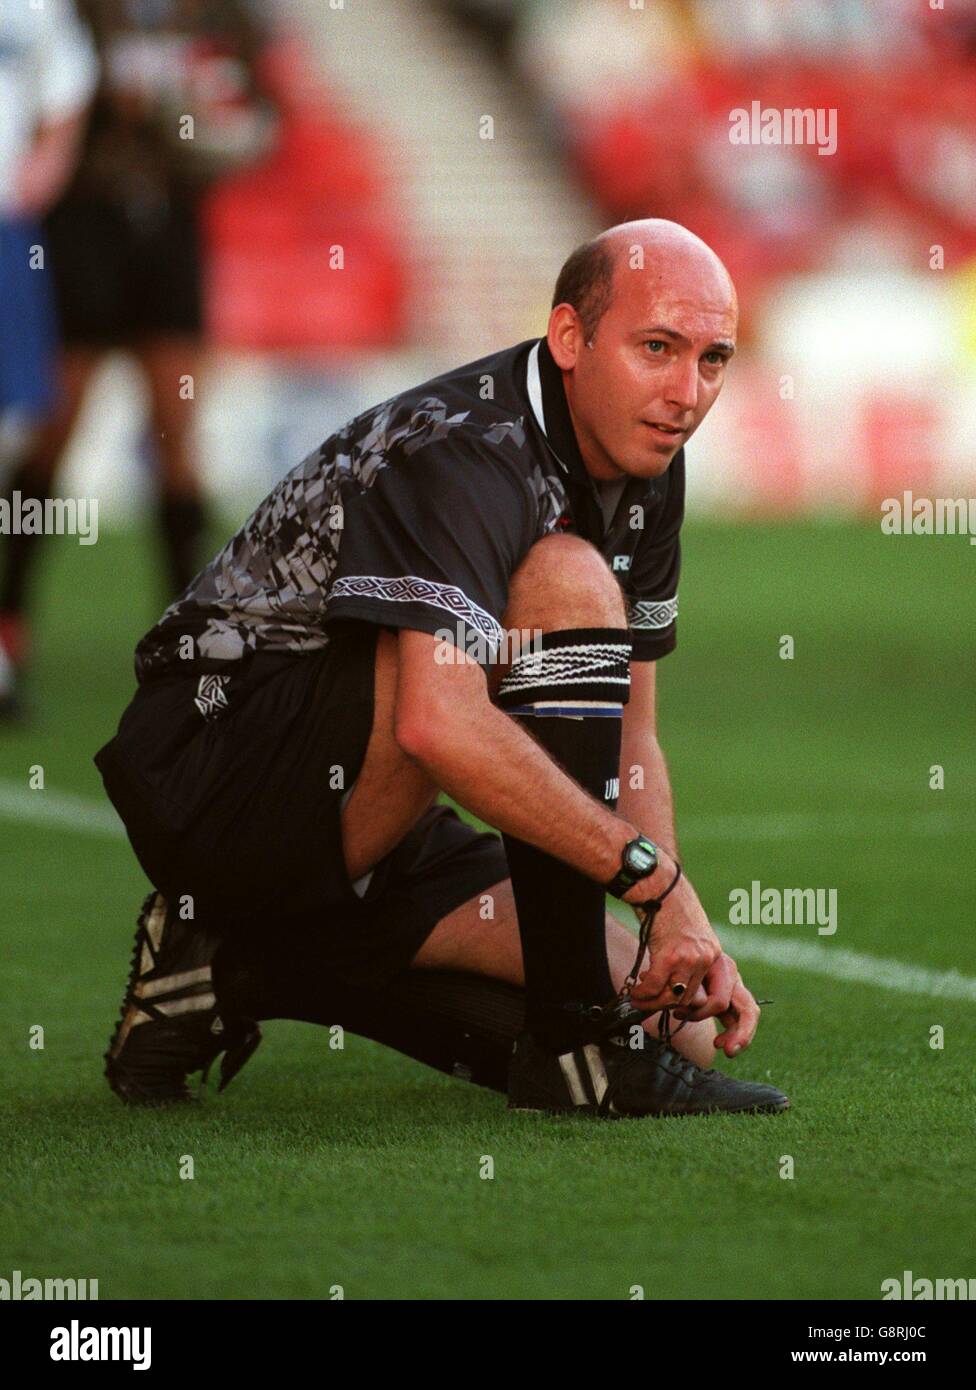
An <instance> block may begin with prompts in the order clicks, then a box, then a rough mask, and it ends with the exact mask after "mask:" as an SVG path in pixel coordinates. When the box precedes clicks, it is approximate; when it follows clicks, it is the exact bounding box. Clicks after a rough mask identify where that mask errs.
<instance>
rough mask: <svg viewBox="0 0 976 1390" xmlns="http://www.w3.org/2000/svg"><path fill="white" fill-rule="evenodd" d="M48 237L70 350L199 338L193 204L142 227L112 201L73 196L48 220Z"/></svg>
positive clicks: (178, 202)
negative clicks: (160, 339) (159, 339)
mask: <svg viewBox="0 0 976 1390" xmlns="http://www.w3.org/2000/svg"><path fill="white" fill-rule="evenodd" d="M45 234H46V240H47V246H48V253H49V255H50V260H51V271H52V278H53V283H54V292H55V299H56V301H57V308H58V317H59V320H60V325H61V336H62V338H63V339H64V342H65V343H66V344H67V345H68V346H76V347H95V348H113V347H132V346H137V345H138V344H139V343H140V342H143V341H146V340H152V339H153V338H169V337H179V338H184V337H187V338H199V337H200V335H201V332H202V325H203V296H202V288H201V269H200V260H201V252H200V234H199V228H198V221H197V210H196V206H195V204H194V203H193V202H192V201H189V200H182V199H174V201H173V202H172V203H171V204H170V205H169V207H168V208H167V209H166V210H164V211H160V212H159V213H158V214H156V215H154V216H153V217H152V218H149V219H144V220H141V221H140V220H137V219H135V218H133V217H131V216H130V215H128V214H127V213H126V211H125V209H124V208H122V207H120V206H116V205H115V204H113V203H110V202H108V201H98V200H95V199H81V198H75V197H73V198H72V199H71V200H70V201H66V202H63V203H61V204H59V205H58V206H57V207H56V208H54V209H53V211H52V212H51V213H50V214H49V216H48V218H47V221H46V223H45Z"/></svg>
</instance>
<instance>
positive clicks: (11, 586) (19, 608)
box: [0, 463, 50, 615]
mask: <svg viewBox="0 0 976 1390" xmlns="http://www.w3.org/2000/svg"><path fill="white" fill-rule="evenodd" d="M15 492H19V493H20V498H21V502H20V505H21V507H24V506H25V505H26V504H27V502H28V500H29V499H30V498H36V499H37V501H38V502H40V504H41V508H42V510H43V507H44V503H45V502H46V501H47V499H48V497H49V496H50V492H49V486H48V482H47V480H46V479H42V480H41V481H40V482H38V481H37V480H36V479H34V478H33V477H32V475H31V468H30V464H29V463H25V464H22V465H21V466H20V468H18V469H17V471H16V473H15V474H14V476H13V478H12V479H11V482H10V485H9V487H8V488H6V489H5V491H4V497H5V499H6V501H7V502H8V503H10V504H11V508H12V505H13V494H14V493H15ZM43 540H44V536H43V535H42V534H38V535H36V536H35V535H14V534H13V533H11V534H10V535H8V536H5V537H4V539H3V563H2V567H0V613H11V614H15V615H19V614H21V613H22V612H23V610H24V601H25V596H26V591H27V582H28V580H29V578H30V572H31V569H32V567H33V564H34V562H35V560H36V559H37V555H38V551H39V548H40V545H41V543H42V542H43Z"/></svg>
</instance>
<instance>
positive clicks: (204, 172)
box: [0, 0, 274, 665]
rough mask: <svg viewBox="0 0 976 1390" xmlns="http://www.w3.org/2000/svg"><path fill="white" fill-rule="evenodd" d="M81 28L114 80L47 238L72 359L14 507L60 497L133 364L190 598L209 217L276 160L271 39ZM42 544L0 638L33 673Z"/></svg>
mask: <svg viewBox="0 0 976 1390" xmlns="http://www.w3.org/2000/svg"><path fill="white" fill-rule="evenodd" d="M79 13H80V14H81V16H82V18H83V19H84V20H85V21H86V22H87V24H88V25H89V27H90V31H91V33H92V35H93V38H94V42H95V45H96V48H97V52H98V55H99V58H100V60H101V80H100V82H99V85H98V88H97V92H96V94H95V99H94V103H93V106H92V111H91V116H90V121H89V124H88V128H87V133H86V135H85V139H84V142H83V145H82V148H81V152H80V157H79V160H78V164H77V168H76V169H75V172H74V175H73V177H72V179H71V181H70V183H69V184H68V186H67V188H66V190H65V192H64V196H63V197H62V198H61V199H60V200H59V201H58V203H57V204H56V205H55V206H54V207H53V208H52V209H51V211H50V213H49V215H48V217H47V220H46V227H45V231H46V238H47V244H48V249H49V258H50V265H51V268H52V272H53V282H54V289H55V295H56V301H57V309H58V315H59V319H60V327H61V333H62V338H63V343H64V351H63V356H62V360H61V363H60V371H59V378H60V379H59V387H60V390H59V395H58V399H57V401H56V404H55V408H54V411H53V413H52V415H51V416H50V418H49V419H48V420H47V422H46V423H45V425H44V427H43V429H42V430H41V431H40V433H39V435H38V437H37V438H36V440H35V442H34V445H33V448H32V449H31V451H30V453H29V455H28V457H27V458H26V459H25V461H24V463H23V464H22V466H21V467H20V469H19V470H18V471H17V472H16V474H15V475H14V477H13V479H12V482H11V485H10V491H11V493H12V492H13V491H15V490H16V491H19V492H20V494H21V497H22V498H25V499H26V498H32V497H33V498H37V499H39V500H40V501H41V502H43V501H44V499H45V498H47V497H48V496H49V495H50V492H51V489H52V486H53V482H54V478H55V475H56V472H57V469H58V465H59V463H60V460H61V458H62V455H63V453H64V450H65V448H66V446H67V444H68V442H69V441H70V438H71V435H72V432H73V430H74V426H75V422H76V420H77V418H78V414H79V411H80V409H81V407H82V405H83V403H84V399H85V395H86V392H87V390H88V387H89V384H90V383H91V380H92V377H93V374H94V372H95V371H96V369H97V368H98V366H99V365H100V363H101V362H102V360H103V358H104V356H105V355H106V354H107V353H108V352H110V351H112V350H117V349H124V350H126V351H128V352H130V353H132V354H133V355H134V356H135V359H136V360H137V362H138V363H139V366H140V367H141V369H142V372H143V374H144V376H145V380H146V384H147V387H148V394H149V409H150V424H149V429H150V434H151V439H152V443H153V447H154V455H155V457H154V460H153V461H154V464H155V465H156V467H157V470H158V477H157V504H156V514H157V516H156V519H157V525H158V530H159V533H160V537H161V540H162V544H163V551H164V555H165V560H166V588H167V590H168V591H169V593H171V594H177V593H179V592H181V591H182V590H183V589H184V588H185V587H186V586H187V584H189V582H190V580H191V579H192V578H193V576H194V575H195V574H196V572H197V570H198V569H199V567H200V564H201V562H202V560H203V558H204V552H203V550H202V548H201V547H202V545H203V543H204V537H205V531H206V509H205V504H204V498H203V492H202V486H201V481H200V477H199V471H198V467H197V462H196V459H195V457H194V453H193V445H192V440H193V428H194V398H195V394H196V388H195V383H196V381H197V378H198V373H199V371H200V367H201V362H202V349H203V294H202V266H201V234H200V226H199V211H200V204H201V199H202V196H203V194H204V193H205V191H206V189H207V188H208V186H209V185H210V184H211V183H212V182H213V180H214V179H215V178H217V177H219V176H221V175H223V174H226V173H228V172H230V171H232V170H236V169H238V168H240V167H242V166H243V165H245V164H246V163H248V162H250V161H251V160H253V159H254V158H256V157H258V156H259V155H261V154H263V153H264V152H265V151H266V150H267V149H268V148H269V145H270V142H271V139H272V136H273V129H274V119H273V113H272V111H271V109H270V105H269V103H268V102H267V100H266V99H265V98H264V96H263V93H262V91H261V87H260V82H259V76H258V63H259V58H260V56H261V52H262V47H263V40H264V33H263V29H262V26H261V25H260V23H259V22H258V20H257V18H256V17H255V12H254V10H253V9H252V8H251V7H250V6H249V5H248V4H246V3H245V0H79ZM189 381H192V382H193V383H194V387H193V388H192V389H188V387H187V383H188V382H189ZM40 541H41V537H40V536H35V535H28V534H25V535H20V536H11V537H9V538H8V539H7V542H6V545H5V547H4V553H3V556H2V565H0V635H2V636H3V640H4V642H5V646H6V649H7V654H8V657H9V659H10V660H12V661H13V662H15V663H17V664H20V665H22V663H23V661H24V656H25V649H26V629H25V621H24V615H25V608H26V601H27V588H28V581H29V578H30V572H31V569H32V567H33V562H34V560H35V558H36V555H37V551H38V547H39V544H40Z"/></svg>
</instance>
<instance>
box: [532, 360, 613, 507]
mask: <svg viewBox="0 0 976 1390" xmlns="http://www.w3.org/2000/svg"><path fill="white" fill-rule="evenodd" d="M526 384H527V386H528V393H529V403H530V405H531V406H532V413H533V415H534V416H535V418H536V420H537V422H538V424H539V428H540V429H541V430H542V433H543V434H544V435H545V436H546V440H547V442H548V444H549V448H550V449H551V451H552V453H553V455H554V456H555V459H556V462H557V463H558V464H559V466H560V468H561V469H562V471H563V472H564V473H567V474H568V475H569V476H570V477H571V478H572V479H573V480H574V481H575V482H577V483H579V484H580V485H581V486H583V487H585V488H586V489H587V490H588V491H590V492H592V493H593V495H594V496H596V484H595V483H594V481H593V479H592V478H591V477H590V475H589V473H588V472H587V470H586V464H585V463H584V462H583V455H582V454H581V453H580V448H579V444H578V443H577V440H576V431H575V430H574V429H573V418H572V416H571V415H570V413H569V403H568V402H567V400H566V390H565V388H564V386H563V375H562V372H561V371H560V370H559V368H558V367H557V366H556V362H555V360H554V358H553V355H552V353H551V352H550V351H549V344H548V343H547V342H546V340H545V338H540V339H539V341H538V342H537V343H536V345H535V347H533V349H532V351H531V352H530V353H529V367H528V380H527V383H526Z"/></svg>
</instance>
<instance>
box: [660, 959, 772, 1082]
mask: <svg viewBox="0 0 976 1390" xmlns="http://www.w3.org/2000/svg"><path fill="white" fill-rule="evenodd" d="M674 1016H675V1018H677V1019H687V1020H688V1022H689V1023H698V1022H700V1021H701V1020H702V1019H705V1018H717V1019H718V1021H719V1023H721V1025H722V1027H723V1028H724V1029H725V1032H724V1033H719V1034H718V1035H717V1036H716V1038H715V1041H714V1046H715V1047H717V1048H721V1049H722V1051H723V1052H724V1053H725V1055H726V1057H735V1056H737V1055H738V1053H740V1052H741V1051H742V1050H743V1048H746V1047H748V1046H749V1044H750V1043H751V1042H752V1040H753V1038H754V1037H755V1035H756V1029H757V1028H758V1026H759V1005H758V1004H757V1003H756V1001H755V999H754V998H753V996H752V994H751V993H750V992H749V990H748V989H746V987H745V985H744V984H743V983H742V976H741V975H740V974H739V970H738V967H737V965H736V963H735V961H734V960H733V959H732V957H731V956H727V955H724V954H723V955H721V956H720V957H719V959H718V960H717V961H716V962H715V965H714V966H713V967H712V969H711V970H710V971H709V972H708V974H707V975H706V976H705V979H704V981H703V986H702V989H701V990H700V991H699V995H698V997H697V998H693V999H692V1000H691V1001H690V1003H687V1004H686V1005H685V1007H684V1008H680V1007H679V1008H677V1009H675V1010H674Z"/></svg>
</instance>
